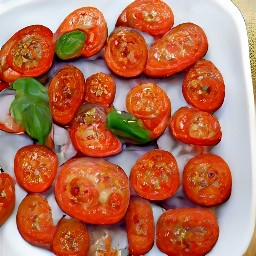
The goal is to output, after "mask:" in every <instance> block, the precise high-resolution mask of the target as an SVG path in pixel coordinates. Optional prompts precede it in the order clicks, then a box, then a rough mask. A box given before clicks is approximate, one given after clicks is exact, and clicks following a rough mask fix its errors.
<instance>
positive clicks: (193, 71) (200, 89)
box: [182, 59, 225, 112]
mask: <svg viewBox="0 0 256 256" xmlns="http://www.w3.org/2000/svg"><path fill="white" fill-rule="evenodd" d="M182 93H183V96H184V98H185V99H186V101H187V102H188V103H189V104H190V105H191V106H193V107H196V108H198V109H199V110H202V111H207V112H214V111H216V110H217V109H219V108H220V107H221V106H222V103H223V101H224V97H225V84H224V80H223V77H222V75H221V73H220V71H219V70H218V69H217V68H216V67H215V65H214V64H213V63H212V62H211V61H209V60H204V59H202V60H199V61H198V62H196V64H195V65H194V66H192V67H191V68H190V69H189V70H188V71H187V73H186V76H185V78H184V80H183V84H182Z"/></svg>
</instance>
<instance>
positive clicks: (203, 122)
mask: <svg viewBox="0 0 256 256" xmlns="http://www.w3.org/2000/svg"><path fill="white" fill-rule="evenodd" d="M169 127H170V132H171V134H172V135H173V136H174V138H176V139H177V140H179V141H181V142H183V143H186V144H192V145H199V146H214V145H216V144H217V143H219V142H220V141H221V138H222V131H221V126H220V122H219V120H218V118H217V117H216V116H214V115H212V114H210V113H208V112H205V111H200V110H198V109H197V108H193V107H181V108H179V109H178V110H177V111H176V112H175V113H174V114H173V115H172V117H171V122H170V125H169Z"/></svg>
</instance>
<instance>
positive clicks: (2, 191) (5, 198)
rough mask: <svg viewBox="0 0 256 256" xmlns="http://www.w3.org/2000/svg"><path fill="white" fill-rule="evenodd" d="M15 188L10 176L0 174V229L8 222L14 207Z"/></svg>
mask: <svg viewBox="0 0 256 256" xmlns="http://www.w3.org/2000/svg"><path fill="white" fill-rule="evenodd" d="M15 198H16V196H15V187H14V180H13V178H12V176H11V175H10V174H8V173H2V172H1V173H0V227H1V226H3V225H4V223H5V222H6V221H7V220H8V218H9V217H10V216H11V214H12V213H13V210H14V206H15V200H16V199H15Z"/></svg>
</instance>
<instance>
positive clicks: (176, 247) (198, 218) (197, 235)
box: [156, 208, 219, 256]
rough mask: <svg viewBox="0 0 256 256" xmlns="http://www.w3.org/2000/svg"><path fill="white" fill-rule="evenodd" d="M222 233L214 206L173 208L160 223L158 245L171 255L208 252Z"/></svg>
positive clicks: (157, 225)
mask: <svg viewBox="0 0 256 256" xmlns="http://www.w3.org/2000/svg"><path fill="white" fill-rule="evenodd" d="M218 237H219V225H218V220H217V218H216V215H215V214H214V212H213V211H212V210H210V209H204V208H177V209H170V210H167V211H165V212H164V213H162V215H161V216H160V217H159V219H158V221H157V224H156V244H157V247H158V248H159V250H160V251H162V252H163V253H165V254H167V255H168V256H177V255H179V256H205V255H206V254H207V253H208V252H210V251H211V250H212V248H213V247H214V245H215V244H216V242H217V240H218Z"/></svg>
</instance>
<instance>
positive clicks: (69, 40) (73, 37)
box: [55, 30, 87, 60]
mask: <svg viewBox="0 0 256 256" xmlns="http://www.w3.org/2000/svg"><path fill="white" fill-rule="evenodd" d="M86 37H87V36H86V34H85V33H84V32H82V31H80V30H74V31H71V32H67V33H64V34H63V35H61V36H60V37H59V38H58V40H57V41H56V45H55V53H56V55H57V56H58V57H59V58H60V59H62V60H68V59H71V58H74V57H77V56H79V55H80V54H81V52H82V50H83V47H84V44H85V41H86Z"/></svg>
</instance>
